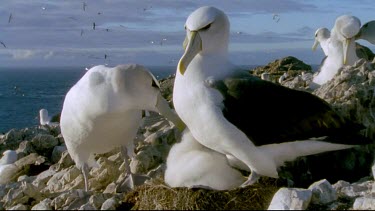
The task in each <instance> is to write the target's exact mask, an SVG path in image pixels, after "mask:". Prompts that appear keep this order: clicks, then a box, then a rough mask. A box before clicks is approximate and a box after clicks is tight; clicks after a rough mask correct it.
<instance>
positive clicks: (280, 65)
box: [250, 56, 312, 83]
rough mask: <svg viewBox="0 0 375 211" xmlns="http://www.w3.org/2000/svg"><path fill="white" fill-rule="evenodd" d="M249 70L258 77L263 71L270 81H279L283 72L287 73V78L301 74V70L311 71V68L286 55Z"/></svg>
mask: <svg viewBox="0 0 375 211" xmlns="http://www.w3.org/2000/svg"><path fill="white" fill-rule="evenodd" d="M250 72H251V73H252V74H254V75H256V76H258V77H260V76H261V75H262V74H263V73H268V74H269V77H270V81H272V82H274V83H279V82H278V80H279V78H280V77H281V76H282V75H283V74H284V73H287V74H288V78H294V77H296V76H297V75H301V74H302V72H304V73H311V72H312V69H311V66H310V65H307V64H305V63H303V62H302V61H301V60H298V59H297V58H295V57H292V56H288V57H285V58H282V59H277V60H275V61H273V62H270V63H268V64H267V65H265V66H261V67H257V68H255V69H253V70H252V71H250ZM288 78H286V79H288ZM284 80H285V79H284Z"/></svg>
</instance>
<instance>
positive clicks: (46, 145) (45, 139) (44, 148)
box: [31, 134, 59, 155]
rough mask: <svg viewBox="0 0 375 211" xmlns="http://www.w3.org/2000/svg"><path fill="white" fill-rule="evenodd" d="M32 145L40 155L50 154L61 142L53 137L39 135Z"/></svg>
mask: <svg viewBox="0 0 375 211" xmlns="http://www.w3.org/2000/svg"><path fill="white" fill-rule="evenodd" d="M31 144H32V145H33V147H34V149H35V150H36V151H37V152H38V153H40V154H44V155H45V154H48V152H50V151H51V150H52V149H53V148H54V147H55V146H56V145H58V144H59V142H58V141H57V140H56V138H55V137H53V136H52V135H47V134H38V135H36V136H35V137H34V138H33V139H32V140H31Z"/></svg>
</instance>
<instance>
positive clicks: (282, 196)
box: [268, 188, 312, 210]
mask: <svg viewBox="0 0 375 211" xmlns="http://www.w3.org/2000/svg"><path fill="white" fill-rule="evenodd" d="M311 196H312V191H311V190H308V189H300V188H280V189H279V190H278V191H277V192H276V193H275V195H274V196H273V198H272V201H271V204H270V205H269V207H268V210H304V209H306V208H307V207H308V206H309V204H310V201H311Z"/></svg>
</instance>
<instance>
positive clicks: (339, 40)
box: [313, 15, 375, 85]
mask: <svg viewBox="0 0 375 211" xmlns="http://www.w3.org/2000/svg"><path fill="white" fill-rule="evenodd" d="M364 26H366V27H362V28H361V21H360V20H359V19H358V18H357V17H355V16H351V15H342V16H340V17H338V18H337V19H336V22H335V25H334V27H333V29H332V31H331V37H330V39H329V42H328V49H327V50H328V51H327V54H326V55H327V58H326V59H325V60H324V62H323V64H322V65H321V68H320V72H319V74H318V75H316V76H315V77H314V78H313V82H314V83H315V84H318V85H323V84H325V83H326V82H327V81H329V80H331V79H332V78H333V77H334V76H335V75H336V73H337V72H338V70H339V69H340V68H341V67H342V66H343V65H353V64H354V63H355V62H356V61H357V60H358V59H359V58H358V56H357V54H356V43H355V40H356V39H365V40H368V41H369V42H372V43H374V41H375V38H374V37H375V24H374V23H373V22H369V23H367V24H365V25H364Z"/></svg>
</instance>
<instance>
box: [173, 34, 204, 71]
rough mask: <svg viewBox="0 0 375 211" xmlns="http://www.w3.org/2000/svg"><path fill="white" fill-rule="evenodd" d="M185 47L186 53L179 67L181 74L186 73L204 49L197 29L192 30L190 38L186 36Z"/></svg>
mask: <svg viewBox="0 0 375 211" xmlns="http://www.w3.org/2000/svg"><path fill="white" fill-rule="evenodd" d="M184 48H185V53H184V55H182V57H181V59H180V61H179V62H178V67H177V68H178V70H179V71H180V73H181V75H183V74H184V73H185V71H186V68H187V67H188V66H189V64H190V62H191V61H192V60H193V59H194V57H195V56H196V55H197V54H198V53H199V52H200V51H201V50H202V40H201V38H200V36H199V33H198V32H197V31H191V32H190V38H188V37H186V39H185V41H184Z"/></svg>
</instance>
